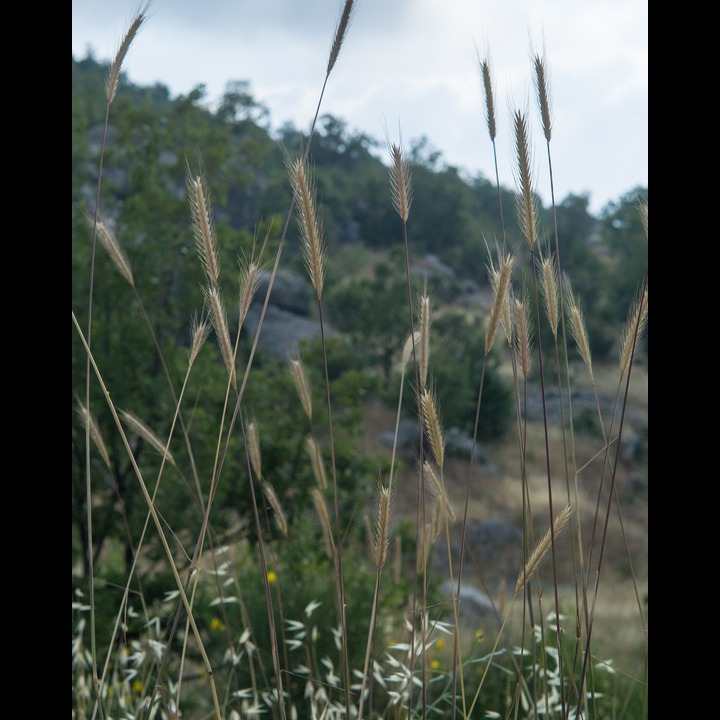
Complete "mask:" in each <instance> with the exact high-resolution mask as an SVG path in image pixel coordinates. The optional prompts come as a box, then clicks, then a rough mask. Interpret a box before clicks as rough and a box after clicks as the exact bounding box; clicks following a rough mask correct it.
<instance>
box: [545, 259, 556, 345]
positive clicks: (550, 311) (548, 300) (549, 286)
mask: <svg viewBox="0 0 720 720" xmlns="http://www.w3.org/2000/svg"><path fill="white" fill-rule="evenodd" d="M540 292H541V293H542V296H543V300H544V303H545V313H546V315H547V320H548V324H549V325H550V330H551V332H552V334H553V337H554V338H555V339H556V340H557V332H558V321H559V319H560V311H559V307H560V284H559V283H558V271H557V265H556V264H555V262H554V261H553V259H552V258H550V257H543V258H541V259H540Z"/></svg>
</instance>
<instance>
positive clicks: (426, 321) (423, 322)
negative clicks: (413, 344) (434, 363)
mask: <svg viewBox="0 0 720 720" xmlns="http://www.w3.org/2000/svg"><path fill="white" fill-rule="evenodd" d="M429 365H430V298H429V297H428V296H427V295H423V296H422V298H421V299H420V387H421V388H422V389H424V388H425V386H426V385H427V375H428V367H429Z"/></svg>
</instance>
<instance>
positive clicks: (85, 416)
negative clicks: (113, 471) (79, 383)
mask: <svg viewBox="0 0 720 720" xmlns="http://www.w3.org/2000/svg"><path fill="white" fill-rule="evenodd" d="M77 414H78V415H79V416H80V419H81V420H82V422H83V425H86V426H89V429H90V438H91V439H92V441H93V442H94V443H95V447H96V448H97V450H98V452H99V453H100V457H101V458H102V459H103V462H104V463H105V465H106V466H107V468H108V469H110V455H108V451H107V447H106V446H105V441H104V440H103V437H102V435H101V434H100V428H99V427H98V424H97V421H96V420H95V417H94V416H93V414H92V413H88V411H87V408H86V407H85V405H84V403H83V402H82V401H81V400H80V399H79V398H78V400H77Z"/></svg>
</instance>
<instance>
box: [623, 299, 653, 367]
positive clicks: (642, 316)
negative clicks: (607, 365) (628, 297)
mask: <svg viewBox="0 0 720 720" xmlns="http://www.w3.org/2000/svg"><path fill="white" fill-rule="evenodd" d="M647 312H648V291H647V287H646V288H645V291H644V292H643V294H642V296H641V297H640V298H635V300H634V301H633V304H632V306H631V307H630V313H629V314H628V318H627V321H626V323H625V327H624V328H623V331H622V336H621V340H620V377H623V375H625V373H626V372H627V369H628V367H629V366H630V360H631V358H632V354H633V349H634V348H635V347H637V343H638V342H639V340H640V338H641V337H642V334H643V332H644V331H645V326H646V325H647Z"/></svg>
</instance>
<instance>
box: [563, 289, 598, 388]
mask: <svg viewBox="0 0 720 720" xmlns="http://www.w3.org/2000/svg"><path fill="white" fill-rule="evenodd" d="M564 285H565V291H564V292H563V297H564V298H565V303H566V306H567V313H568V322H569V325H570V334H571V335H572V336H573V339H574V340H575V344H576V345H577V349H578V352H579V353H580V357H581V358H582V359H583V362H584V363H585V365H586V366H587V369H588V372H589V373H590V378H591V379H592V378H593V371H592V357H591V356H590V341H589V339H588V334H587V328H586V327H585V318H584V316H583V313H582V310H581V309H580V304H579V302H578V301H577V299H576V298H575V296H574V295H573V292H572V288H571V287H570V283H569V282H568V280H567V278H565V281H564Z"/></svg>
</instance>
